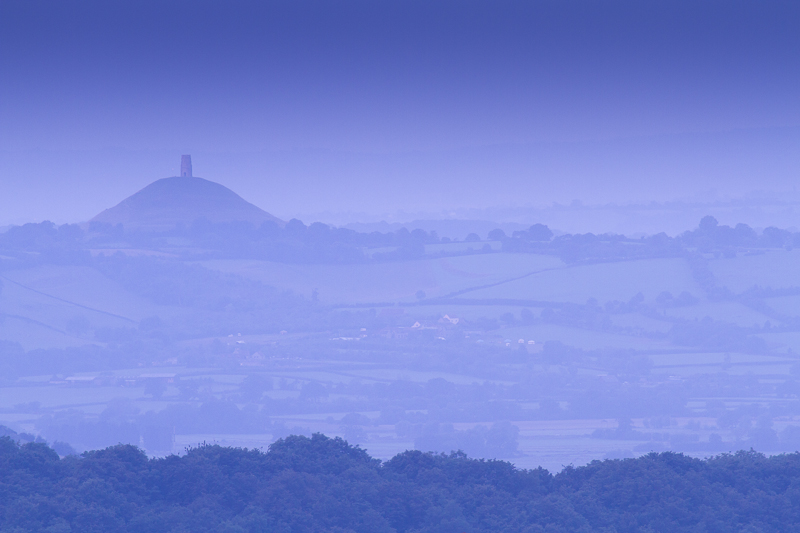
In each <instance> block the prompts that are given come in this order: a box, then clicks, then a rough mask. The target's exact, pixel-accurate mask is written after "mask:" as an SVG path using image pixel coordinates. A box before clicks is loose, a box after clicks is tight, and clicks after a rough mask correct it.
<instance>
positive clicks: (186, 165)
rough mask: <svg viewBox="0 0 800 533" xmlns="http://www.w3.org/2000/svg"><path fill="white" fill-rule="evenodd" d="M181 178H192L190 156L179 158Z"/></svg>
mask: <svg viewBox="0 0 800 533" xmlns="http://www.w3.org/2000/svg"><path fill="white" fill-rule="evenodd" d="M181 177H182V178H191V177H192V156H190V155H182V156H181Z"/></svg>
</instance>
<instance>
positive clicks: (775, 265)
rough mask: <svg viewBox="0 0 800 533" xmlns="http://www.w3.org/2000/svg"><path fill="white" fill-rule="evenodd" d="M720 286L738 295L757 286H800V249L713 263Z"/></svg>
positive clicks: (775, 287) (713, 270)
mask: <svg viewBox="0 0 800 533" xmlns="http://www.w3.org/2000/svg"><path fill="white" fill-rule="evenodd" d="M709 267H710V268H711V271H712V272H713V273H714V276H715V277H716V279H717V283H718V284H719V285H720V286H723V287H727V288H728V289H730V290H731V291H733V292H735V293H740V292H743V291H745V290H747V289H749V288H751V287H753V286H756V285H757V286H759V287H762V288H766V287H771V288H773V289H780V288H786V287H800V250H791V251H786V250H768V251H765V252H763V253H758V254H757V255H738V256H737V257H736V258H735V259H726V258H719V259H713V260H711V261H709Z"/></svg>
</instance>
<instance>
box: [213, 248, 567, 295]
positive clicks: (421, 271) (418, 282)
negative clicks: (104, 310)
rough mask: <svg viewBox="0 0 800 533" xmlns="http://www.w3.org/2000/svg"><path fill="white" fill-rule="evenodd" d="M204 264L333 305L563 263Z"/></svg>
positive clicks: (441, 290) (488, 258) (448, 289)
mask: <svg viewBox="0 0 800 533" xmlns="http://www.w3.org/2000/svg"><path fill="white" fill-rule="evenodd" d="M202 264H203V266H205V267H207V268H210V269H213V270H219V271H221V272H226V273H231V274H237V275H239V276H243V277H246V278H250V279H255V280H257V281H261V282H262V283H265V284H267V285H272V286H274V287H278V288H280V289H288V290H292V291H295V292H297V293H300V294H302V295H305V296H306V297H309V296H310V295H311V291H313V290H314V289H317V291H318V296H319V299H320V301H321V302H323V303H330V304H359V303H377V302H396V301H411V302H413V301H416V297H415V294H416V292H417V291H419V290H422V291H424V292H425V294H426V296H427V297H428V298H431V297H437V296H444V295H447V294H449V293H452V292H455V291H461V290H465V289H468V288H470V287H476V286H482V285H487V284H492V283H498V282H501V281H503V280H507V279H510V278H514V277H518V276H522V275H524V274H528V273H530V272H534V271H538V270H544V269H548V268H557V267H560V266H562V265H563V263H562V262H561V260H560V259H558V258H555V257H552V256H546V255H532V254H503V253H501V254H476V255H464V256H455V257H446V258H445V257H443V258H435V259H420V260H409V261H397V262H386V263H367V264H355V265H298V264H285V263H274V262H270V261H248V260H213V261H204V262H203V263H202Z"/></svg>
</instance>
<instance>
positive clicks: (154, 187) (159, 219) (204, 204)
mask: <svg viewBox="0 0 800 533" xmlns="http://www.w3.org/2000/svg"><path fill="white" fill-rule="evenodd" d="M202 218H205V219H206V220H208V221H210V222H214V223H219V222H235V221H241V222H250V223H252V224H254V225H256V226H258V225H259V224H261V223H262V222H266V221H273V222H276V223H278V224H279V225H283V221H281V220H280V219H278V218H276V217H274V216H272V215H270V214H269V213H267V212H266V211H264V210H263V209H261V208H259V207H257V206H255V205H253V204H251V203H249V202H247V201H246V200H244V199H243V198H242V197H241V196H239V195H238V194H236V193H235V192H233V191H232V190H230V189H228V188H227V187H225V186H223V185H220V184H219V183H214V182H213V181H208V180H205V179H203V178H193V177H184V176H180V177H177V176H176V177H172V178H163V179H160V180H157V181H155V182H153V183H151V184H150V185H148V186H147V187H145V188H144V189H142V190H140V191H139V192H137V193H135V194H133V195H131V196H129V197H128V198H126V199H125V200H123V201H121V202H120V203H119V204H117V205H116V206H114V207H112V208H110V209H106V210H105V211H103V212H102V213H100V214H98V215H97V216H96V217H94V218H93V219H92V220H91V222H102V223H108V224H112V225H116V224H122V225H123V226H124V227H126V228H139V229H149V230H169V229H173V228H174V227H175V226H176V225H177V224H183V225H186V226H189V225H191V224H192V223H193V222H194V221H195V220H197V219H202Z"/></svg>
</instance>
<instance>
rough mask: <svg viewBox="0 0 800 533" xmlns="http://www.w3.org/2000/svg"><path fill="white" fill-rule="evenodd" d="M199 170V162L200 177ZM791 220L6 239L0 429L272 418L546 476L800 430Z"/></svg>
mask: <svg viewBox="0 0 800 533" xmlns="http://www.w3.org/2000/svg"><path fill="white" fill-rule="evenodd" d="M195 179H197V178H195ZM798 245H800V233H792V232H791V231H787V230H782V229H778V228H774V227H770V228H766V229H764V230H761V231H756V230H753V229H752V228H750V227H749V226H747V225H744V224H739V225H737V226H735V227H729V226H725V225H720V224H718V223H717V221H716V220H715V219H714V218H713V217H705V218H703V219H702V220H701V221H700V223H699V226H698V227H697V228H696V229H694V230H692V231H687V232H685V233H683V234H681V235H678V236H676V237H668V236H667V235H665V234H657V235H653V236H650V237H643V238H627V237H625V236H622V235H609V234H605V235H594V234H591V233H587V234H560V235H554V234H553V232H552V231H551V230H550V229H549V228H548V227H547V226H544V225H542V224H534V225H533V226H531V227H530V228H529V229H528V230H524V231H515V232H514V233H513V234H509V235H507V234H505V232H503V230H500V229H497V230H493V231H491V232H489V233H488V234H486V235H478V234H476V233H470V234H467V235H462V236H459V237H453V238H448V237H439V236H438V235H437V234H436V233H435V232H430V231H423V230H420V229H415V230H413V231H408V230H407V229H405V228H403V229H400V230H398V231H394V232H388V233H379V232H373V233H359V232H356V231H352V230H346V229H341V228H334V227H330V226H328V225H325V224H321V223H314V224H311V225H308V226H306V225H305V224H303V223H302V222H300V221H299V220H291V221H289V222H287V223H285V224H284V223H282V222H280V221H279V222H275V221H272V220H265V221H263V222H261V223H260V224H258V225H256V224H254V223H252V222H246V221H245V222H242V221H232V222H211V221H209V220H208V219H206V218H197V219H195V220H193V221H191V222H187V223H178V224H177V225H173V226H172V227H171V228H170V227H162V228H153V227H146V226H141V225H139V226H136V225H133V227H131V228H128V227H126V226H125V225H124V224H121V223H117V224H112V223H108V222H99V221H92V222H90V223H88V224H84V225H80V226H79V225H70V224H67V225H61V226H56V225H54V224H51V223H46V222H45V223H40V224H25V225H22V226H14V227H10V228H9V229H7V230H6V231H5V232H3V233H2V234H0V256H1V257H0V261H1V262H0V268H1V269H2V270H1V271H0V281H2V292H1V293H0V312H2V315H0V316H1V317H2V318H1V319H0V320H1V322H0V337H2V339H4V340H3V341H2V343H0V353H2V357H0V365H2V374H1V375H2V383H1V386H0V423H2V424H3V425H4V427H3V428H2V431H3V432H4V433H5V434H6V435H9V436H11V437H12V438H13V439H15V440H18V441H20V442H26V441H37V442H41V441H46V442H48V443H50V444H51V445H52V446H53V447H54V449H55V450H56V451H58V452H59V453H60V454H62V455H68V454H70V453H80V452H83V451H85V450H93V449H99V448H104V447H107V446H111V445H115V444H118V443H124V444H133V445H136V446H139V447H141V448H142V449H144V450H146V451H147V453H148V454H150V455H155V456H164V455H167V454H170V453H183V450H185V449H186V448H190V447H193V446H197V445H198V444H201V443H206V444H220V445H224V446H237V447H248V448H263V449H266V448H267V446H268V445H269V444H270V443H272V442H274V441H275V440H276V439H278V438H281V437H285V436H287V435H290V434H294V435H306V436H311V435H312V434H314V433H322V434H325V435H328V436H330V437H342V438H344V439H345V440H346V441H347V442H349V443H350V444H357V445H359V446H361V447H362V448H364V449H365V450H367V451H368V452H369V453H370V455H372V456H373V457H376V458H380V459H384V460H386V459H389V458H391V457H393V456H395V455H396V454H398V453H401V452H404V451H405V450H411V449H417V450H421V451H436V452H445V453H449V452H451V451H456V450H460V451H463V452H465V453H466V454H467V455H468V456H469V457H475V458H481V457H482V458H489V459H493V458H498V459H503V460H507V461H510V462H512V463H513V464H514V465H517V466H518V467H521V468H536V467H539V466H542V467H545V468H547V469H548V470H550V471H553V472H556V471H559V470H560V469H561V468H563V467H564V466H566V465H571V464H574V465H581V464H585V463H587V462H589V461H591V460H594V459H603V458H622V457H634V456H639V455H643V454H646V453H648V452H651V451H675V452H683V453H685V454H688V455H692V456H697V457H703V456H709V455H714V454H718V453H721V452H728V451H735V450H740V449H751V448H752V449H755V450H757V451H759V452H763V453H767V454H774V453H779V452H792V451H795V450H797V449H798V447H800V398H798V389H797V381H796V380H797V379H798V375H800V358H798V355H797V354H798V353H799V352H800V305H798V304H800V268H798V267H800V251H797V250H795V249H794V247H796V246H798Z"/></svg>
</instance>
